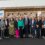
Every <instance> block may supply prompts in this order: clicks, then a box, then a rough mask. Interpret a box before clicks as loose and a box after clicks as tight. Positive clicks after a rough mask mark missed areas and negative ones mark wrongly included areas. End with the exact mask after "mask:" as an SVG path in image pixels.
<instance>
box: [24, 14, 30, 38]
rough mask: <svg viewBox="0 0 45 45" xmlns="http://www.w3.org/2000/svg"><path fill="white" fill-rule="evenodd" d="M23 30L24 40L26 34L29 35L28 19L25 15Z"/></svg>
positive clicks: (26, 36)
mask: <svg viewBox="0 0 45 45" xmlns="http://www.w3.org/2000/svg"><path fill="white" fill-rule="evenodd" d="M24 30H25V38H28V34H29V32H30V31H29V18H28V16H27V15H25V18H24Z"/></svg>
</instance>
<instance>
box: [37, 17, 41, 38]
mask: <svg viewBox="0 0 45 45" xmlns="http://www.w3.org/2000/svg"><path fill="white" fill-rule="evenodd" d="M41 29H42V20H41V17H40V18H39V19H38V20H37V22H36V30H37V38H40V36H41Z"/></svg>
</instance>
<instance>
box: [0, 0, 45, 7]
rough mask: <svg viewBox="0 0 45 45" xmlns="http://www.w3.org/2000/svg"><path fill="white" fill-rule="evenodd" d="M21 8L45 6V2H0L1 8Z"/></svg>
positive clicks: (35, 0)
mask: <svg viewBox="0 0 45 45" xmlns="http://www.w3.org/2000/svg"><path fill="white" fill-rule="evenodd" d="M20 6H45V0H13V1H12V0H10V1H9V0H7V1H0V7H20Z"/></svg>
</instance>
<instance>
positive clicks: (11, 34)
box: [9, 18, 14, 37]
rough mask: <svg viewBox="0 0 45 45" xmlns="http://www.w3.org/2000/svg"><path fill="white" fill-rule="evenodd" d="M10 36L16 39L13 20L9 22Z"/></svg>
mask: <svg viewBox="0 0 45 45" xmlns="http://www.w3.org/2000/svg"><path fill="white" fill-rule="evenodd" d="M9 35H10V37H14V20H13V19H12V18H11V19H10V22H9Z"/></svg>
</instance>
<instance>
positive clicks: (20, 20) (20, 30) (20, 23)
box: [18, 17, 24, 38]
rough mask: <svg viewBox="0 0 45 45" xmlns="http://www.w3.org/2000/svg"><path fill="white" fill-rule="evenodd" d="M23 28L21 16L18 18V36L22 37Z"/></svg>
mask: <svg viewBox="0 0 45 45" xmlns="http://www.w3.org/2000/svg"><path fill="white" fill-rule="evenodd" d="M23 29H24V21H23V19H22V18H21V17H19V19H18V30H19V33H20V38H23Z"/></svg>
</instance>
